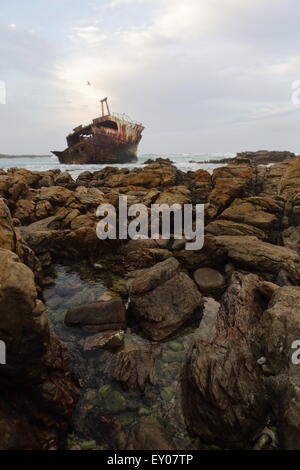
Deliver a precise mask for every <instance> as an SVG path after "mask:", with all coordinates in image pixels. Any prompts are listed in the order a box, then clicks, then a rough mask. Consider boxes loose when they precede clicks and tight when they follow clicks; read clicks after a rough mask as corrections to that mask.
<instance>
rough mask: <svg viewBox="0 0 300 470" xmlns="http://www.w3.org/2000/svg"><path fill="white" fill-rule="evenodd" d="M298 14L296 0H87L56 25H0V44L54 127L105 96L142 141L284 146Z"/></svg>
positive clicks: (68, 124)
mask: <svg viewBox="0 0 300 470" xmlns="http://www.w3.org/2000/svg"><path fill="white" fill-rule="evenodd" d="M75 3H76V2H75ZM68 4H69V2H68V1H67V0H61V2H60V5H61V8H62V13H64V12H66V11H67V6H68ZM64 8H65V9H66V10H64ZM298 12H299V13H298ZM299 16H300V10H299V7H298V3H297V1H296V0H286V1H285V2H284V5H283V2H282V1H281V0H243V1H242V2H241V1H240V0H213V1H210V2H208V1H207V0H186V1H182V0H106V1H103V2H100V3H99V2H98V1H92V0H91V1H90V2H89V8H87V9H85V10H84V13H83V10H82V9H78V12H77V13H76V12H75V5H74V8H73V9H72V18H71V17H70V18H69V17H68V18H67V20H65V22H64V23H63V27H62V28H61V31H59V28H58V27H57V25H56V23H55V24H54V23H53V24H50V25H49V29H48V30H47V31H45V32H44V33H42V32H41V31H40V30H38V27H37V26H36V25H31V26H34V27H33V28H32V29H35V30H36V33H35V35H33V34H29V32H28V29H27V30H25V27H23V29H22V27H21V26H19V21H18V27H16V28H14V29H13V28H11V27H9V26H6V27H5V28H4V30H3V31H2V32H1V30H0V39H1V38H2V41H1V43H0V54H1V58H2V57H3V59H2V62H3V65H4V69H5V70H6V73H7V74H8V71H9V70H10V71H11V80H12V81H14V83H16V81H17V80H18V82H19V93H21V94H22V93H23V95H22V96H24V94H25V91H24V90H22V85H21V78H20V77H21V76H22V77H23V78H22V80H23V83H25V82H26V87H27V88H28V89H29V91H30V95H31V96H33V100H35V102H36V103H37V102H39V103H40V105H39V106H40V109H39V110H38V108H36V113H37V114H36V115H38V113H39V112H40V115H42V113H43V109H44V107H45V106H47V110H48V111H47V112H49V114H50V115H49V120H50V121H51V119H52V120H55V119H56V122H55V123H53V122H52V125H53V128H55V129H56V132H57V134H59V135H60V136H61V135H62V136H64V134H66V133H67V132H68V131H69V129H72V128H73V127H74V126H75V125H76V124H77V123H80V122H83V123H84V122H88V121H89V120H90V119H92V118H93V117H95V115H97V114H99V112H100V106H99V99H100V98H102V97H104V96H109V98H110V101H111V107H112V109H114V110H116V111H121V112H123V111H124V112H126V113H128V114H129V115H131V116H132V117H133V118H136V119H137V120H138V121H140V120H141V121H143V122H144V124H145V125H146V131H145V133H144V137H143V141H142V146H141V149H142V151H146V152H155V151H164V152H168V151H169V152H177V153H178V152H186V151H192V152H197V151H211V150H219V151H235V150H239V149H240V150H242V149H243V148H244V147H248V148H249V147H251V146H253V147H256V146H258V147H260V146H262V147H268V146H269V145H270V146H271V147H274V146H273V143H272V141H271V139H272V138H273V139H274V144H275V143H277V144H279V139H282V140H283V139H285V141H286V146H287V147H289V146H290V145H292V142H294V144H295V145H296V144H297V137H296V136H295V137H294V139H291V131H289V130H288V129H289V126H290V129H294V128H295V124H294V121H293V120H297V112H298V111H299V107H297V106H296V107H293V105H292V104H291V83H292V82H293V81H294V80H297V79H300V55H299V51H298V29H299V28H298V24H299V19H300V18H299ZM12 18H14V17H12ZM266 19H267V21H266ZM6 23H7V24H9V21H7V22H6ZM31 26H30V27H31ZM54 30H55V35H54V34H53V31H54ZM56 31H57V33H58V34H59V33H60V34H63V35H64V36H61V37H60V39H59V40H58V39H57V38H56ZM50 33H52V36H51V39H50V40H49V39H48V37H47V36H48V35H50ZM46 38H47V39H46ZM8 50H10V51H11V52H10V53H9V54H8V53H7V51H8ZM16 72H17V73H16ZM24 76H26V78H25V79H24ZM0 78H2V77H1V76H0ZM87 81H90V82H91V83H92V86H87ZM16 86H17V85H16ZM23 88H24V87H23ZM27 95H28V92H27ZM43 96H44V98H43ZM24 99H25V98H24ZM55 110H56V111H57V113H56V116H55ZM29 121H30V119H29ZM280 122H282V126H283V129H284V131H283V132H278V128H279V127H280V125H279V123H280ZM35 125H36V122H35ZM272 125H273V126H274V132H273V133H272ZM28 126H30V122H29V123H28ZM59 126H60V127H59ZM247 126H248V128H247ZM265 127H266V128H268V132H264V128H265ZM275 129H276V131H275ZM53 133H54V131H53ZM255 133H256V134H255ZM54 134H55V133H54ZM255 135H256V136H257V137H256V139H255ZM271 144H272V145H271ZM49 145H50V144H48V146H49ZM215 145H218V148H217V149H214V146H215ZM51 146H52V145H51ZM55 146H56V147H58V148H59V143H58V144H57V145H55ZM187 147H188V148H187Z"/></svg>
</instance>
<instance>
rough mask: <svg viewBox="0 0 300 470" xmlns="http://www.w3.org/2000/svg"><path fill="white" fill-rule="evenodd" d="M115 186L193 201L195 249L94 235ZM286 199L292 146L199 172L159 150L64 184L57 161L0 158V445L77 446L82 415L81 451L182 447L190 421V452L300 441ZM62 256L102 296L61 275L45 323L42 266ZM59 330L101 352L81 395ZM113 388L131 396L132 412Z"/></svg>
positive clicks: (295, 301)
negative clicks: (28, 165) (51, 164)
mask: <svg viewBox="0 0 300 470" xmlns="http://www.w3.org/2000/svg"><path fill="white" fill-rule="evenodd" d="M288 157H290V156H288ZM119 195H126V196H127V197H128V203H129V204H134V203H143V204H144V205H146V206H147V207H150V206H151V204H153V203H156V204H163V203H167V204H169V205H171V204H174V203H178V204H181V205H182V204H185V203H192V204H205V205H206V206H205V207H206V209H205V212H206V215H205V217H206V218H205V225H206V226H205V243H204V247H203V249H202V250H199V251H187V250H185V246H184V242H181V241H179V240H173V239H171V240H151V239H149V240H130V241H128V242H127V241H126V242H125V241H118V240H109V241H101V240H99V239H98V238H97V236H96V230H95V227H96V223H97V221H98V219H97V217H96V209H97V207H98V205H99V204H102V203H110V204H113V205H117V203H118V198H119ZM299 195H300V157H291V158H287V159H286V160H283V161H280V162H279V163H275V164H274V165H273V166H265V165H261V164H258V163H257V162H256V161H254V160H253V159H251V160H250V159H248V158H246V156H245V155H241V156H240V157H238V158H235V159H231V160H230V162H229V163H228V164H227V165H226V166H223V167H220V168H217V169H215V170H214V172H213V174H212V175H210V174H209V173H208V172H207V171H205V170H202V169H199V170H197V171H195V172H192V171H190V172H188V173H183V172H181V171H180V170H178V169H177V168H176V167H175V166H173V165H172V163H171V162H170V161H163V160H160V161H158V162H153V163H149V164H147V165H145V167H144V168H140V169H133V170H131V171H129V170H128V169H116V168H112V167H106V168H104V169H102V170H99V171H96V172H94V173H91V172H83V173H81V174H80V176H79V177H78V178H77V180H76V181H74V180H73V179H72V178H71V176H70V175H69V174H68V173H63V172H61V171H60V170H51V171H46V172H31V171H28V170H24V169H11V170H8V171H7V172H5V171H2V170H0V198H1V199H0V258H1V259H0V263H1V267H2V269H1V274H0V276H1V282H0V340H2V341H4V342H5V343H6V344H7V365H1V366H0V397H1V400H0V402H1V405H0V430H1V433H0V448H1V449H13V448H14V449H58V448H65V447H67V448H74V449H81V448H84V446H83V445H82V441H80V439H79V441H78V438H77V437H76V438H74V432H75V431H74V414H76V413H77V414H79V416H80V417H82V416H83V415H84V423H89V419H91V418H90V416H91V413H92V416H93V420H97V423H98V425H97V426H98V427H97V426H96V427H95V429H99V432H98V434H97V431H95V435H93V434H91V437H90V441H91V442H92V444H91V443H90V444H89V445H90V448H120V449H133V450H140V449H152V450H156V449H158V448H159V449H166V450H168V449H171V450H173V449H176V448H177V449H183V448H184V447H182V446H184V445H186V444H185V442H186V441H185V440H184V439H186V437H185V432H187V433H188V434H189V435H190V436H191V437H192V441H191V444H188V445H191V446H192V447H191V448H207V446H208V448H211V447H212V446H218V447H224V448H227V449H228V448H240V449H253V448H267V449H276V448H279V449H299V448H300V410H298V408H299V406H300V392H299V386H300V375H299V373H298V369H299V367H300V366H298V365H296V364H293V362H292V360H291V356H292V353H293V349H292V344H293V342H294V341H296V340H300V320H299V318H300V316H299V311H300V287H299V281H300V231H299V225H300V218H299V221H298V217H299V214H300V196H299ZM74 260H76V262H78V263H80V262H85V263H88V264H89V265H90V267H91V269H92V272H94V278H95V282H96V284H97V279H98V275H99V279H102V278H103V279H104V280H103V286H104V288H103V292H101V293H99V294H98V291H95V296H90V297H89V294H88V296H87V297H88V298H89V301H87V300H85V301H84V302H83V301H82V299H81V300H80V298H78V301H77V300H76V298H77V297H76V295H77V294H78V291H80V286H79V287H78V286H77V287H76V286H74V287H73V286H72V283H71V284H70V287H69V289H70V292H72V289H73V294H70V295H71V297H72V305H70V306H69V308H68V309H67V304H68V302H65V307H64V309H67V311H66V312H65V310H64V309H63V311H62V313H63V318H62V317H59V318H58V317H57V318H56V321H55V328H53V327H52V326H51V325H50V326H49V318H48V314H47V309H46V307H45V301H46V303H47V305H48V302H49V305H50V304H51V299H52V301H53V296H52V294H51V286H52V285H53V283H55V279H54V278H53V273H52V270H53V265H55V264H59V265H65V266H69V265H70V264H72V263H74ZM108 274H109V277H110V281H109V282H106V281H105V275H108ZM101 276H102V277H101ZM63 282H64V281H63ZM47 289H48V290H47ZM45 294H47V295H46V298H45ZM75 294H76V295H75ZM68 295H69V294H68ZM67 300H69V298H67ZM59 303H60V299H59V298H58V299H57V305H58V306H59ZM57 305H56V307H55V308H58V306H57ZM48 313H49V307H48ZM49 315H50V313H49ZM51 321H52V320H51V319H50V323H51ZM64 323H65V324H64ZM60 328H65V330H63V331H64V334H68V333H65V332H68V331H76V332H77V331H78V332H81V333H80V334H83V335H84V336H82V337H81V338H80V341H82V349H80V351H81V352H80V354H81V355H89V354H92V353H93V354H95V355H96V356H94V357H96V358H97V355H98V356H99V355H100V354H101V362H102V365H103V367H104V366H105V367H104V369H103V376H102V378H101V382H99V383H98V382H97V381H96V382H95V383H93V380H92V379H93V378H92V377H89V378H88V379H86V380H88V381H89V385H88V392H87V389H85V392H84V393H83V392H82V389H83V388H84V387H85V384H84V381H85V379H84V378H83V377H84V374H82V375H81V374H80V373H76V370H75V368H74V364H73V365H70V358H69V355H70V353H71V356H72V355H73V356H74V354H73V352H72V351H69V352H68V348H67V345H66V344H64V340H63V335H62V337H61V338H60V339H58V337H57V335H56V334H58V336H59V331H60V330H59V329H60ZM187 331H188V332H189V333H188V334H189V336H188V337H189V340H188V341H186V338H187ZM178 338H179V339H178ZM80 344H81V343H80ZM80 347H81V346H80ZM71 349H72V348H71ZM76 354H79V353H78V350H77V352H76ZM99 357H100V356H99ZM170 358H171V359H170ZM80 360H81V358H79V357H78V361H79V363H80ZM93 360H94V359H93ZM71 362H72V361H71ZM101 367H102V366H101ZM299 370H300V369H299ZM167 374H170V375H171V376H172V377H171V378H170V379H169V380H168V381H167V382H166V383H165V385H163V380H165V379H166V378H167ZM172 374H173V375H172ZM106 377H109V381H108V379H107V380H106ZM103 381H104V382H103ZM170 383H172V386H170ZM111 384H117V386H118V387H119V388H118V389H113V392H112V391H111V390H112V389H111V388H110V387H111V386H112V385H111ZM20 389H21V390H22V393H20ZM175 389H176V392H175ZM122 390H125V392H124V393H127V395H126V396H130V397H132V400H133V401H135V402H137V401H138V400H141V399H142V400H144V403H145V406H144V407H141V406H140V405H137V408H136V410H137V411H134V410H135V408H132V409H133V414H135V415H136V416H137V419H136V420H135V421H134V422H132V421H130V420H129V421H128V419H127V421H126V419H125V414H126V413H127V408H126V404H124V403H123V401H124V396H123V395H122ZM157 390H159V395H157ZM80 393H81V398H79V394H80ZM87 396H89V397H92V403H93V405H92V406H91V404H90V403H91V402H88V403H87V402H86V401H85V400H86V398H87ZM112 397H114V401H112ZM78 400H79V401H78ZM102 402H103V403H105V402H107V403H108V408H110V411H111V414H112V415H113V417H111V415H109V417H108V416H107V415H105V414H104V413H103V412H102V411H101V404H102ZM76 403H77V407H76ZM78 403H81V405H80V407H79V406H78ZM139 403H140V402H139ZM153 403H155V405H154V406H156V407H158V408H161V409H162V411H161V409H160V410H157V411H155V415H154V411H153V410H154V408H152V406H153ZM168 403H169V404H170V410H169V411H168V412H167V411H166V409H167V408H166V407H167V404H168ZM99 407H100V408H99ZM98 408H99V410H100V411H99V410H98ZM95 409H96V410H98V411H99V412H98V411H97V413H98V414H97V415H95V413H94V411H93V410H95ZM145 409H146V411H145ZM155 409H156V408H155ZM75 410H76V411H75ZM140 410H144V411H140ZM147 410H148V411H147ZM123 412H124V413H123ZM125 412H126V413H125ZM122 413H123V414H122ZM143 413H145V415H143ZM166 413H167V417H168V418H170V417H171V418H170V419H169V421H170V423H171V424H170V426H171V425H172V426H173V428H174V429H175V431H174V433H172V432H171V427H172V426H171V427H170V429H169V428H168V426H164V421H163V420H164V416H165V414H166ZM168 413H169V414H168ZM126 416H127V418H128V413H127V414H126ZM82 419H83V418H82ZM166 421H168V419H167V420H166ZM93 423H95V421H93ZM100 424H101V425H100ZM85 426H86V427H88V425H86V424H85ZM179 426H180V429H181V432H180V433H179V432H177V433H176V427H179ZM92 427H93V428H94V425H93V426H92ZM75 428H76V426H75ZM89 429H90V428H89ZM103 430H105V432H104V431H103ZM88 433H90V431H86V432H85V433H83V432H82V435H83V434H84V436H87V435H88ZM79 434H80V433H79ZM77 435H78V433H77ZM70 436H73V438H70ZM105 436H106V437H105ZM107 436H110V437H108V438H107ZM145 436H147V438H146V437H145ZM72 439H73V441H72ZM74 439H75V441H74ZM85 440H87V437H85ZM80 442H81V444H80ZM85 448H87V446H86V445H85Z"/></svg>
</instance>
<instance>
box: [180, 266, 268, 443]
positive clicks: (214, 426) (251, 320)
mask: <svg viewBox="0 0 300 470" xmlns="http://www.w3.org/2000/svg"><path fill="white" fill-rule="evenodd" d="M259 282H260V281H259V278H258V276H256V275H253V274H249V275H242V274H239V273H235V274H234V275H233V277H232V281H231V284H230V287H229V289H228V291H227V292H226V294H225V295H224V300H223V303H222V306H221V309H220V312H219V315H218V320H217V326H216V336H215V338H214V341H213V342H212V343H211V344H210V343H209V342H207V341H204V340H203V339H199V340H196V342H195V343H194V345H193V347H192V349H191V351H190V353H189V356H188V358H187V362H186V365H185V369H184V374H183V379H182V387H183V407H184V413H185V418H186V422H187V425H188V428H189V430H190V431H191V432H192V433H194V434H197V435H198V436H200V437H201V438H202V439H203V440H204V441H209V442H220V443H223V444H225V445H226V446H230V447H236V446H243V445H247V444H248V443H249V441H251V440H253V439H255V436H256V435H257V433H259V431H261V430H262V429H263V428H264V426H265V422H266V420H267V416H268V411H269V408H268V400H267V396H266V391H265V386H264V383H263V381H262V380H261V370H260V368H259V366H258V365H257V363H256V359H257V358H259V357H261V356H262V355H263V354H262V352H261V348H260V344H259V343H258V342H257V341H256V335H255V328H256V326H257V324H258V322H259V321H260V318H261V315H262V313H263V311H264V308H265V306H266V305H265V302H264V301H260V299H259V297H258V294H257V286H258V285H259Z"/></svg>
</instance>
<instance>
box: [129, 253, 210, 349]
mask: <svg viewBox="0 0 300 470" xmlns="http://www.w3.org/2000/svg"><path fill="white" fill-rule="evenodd" d="M178 270H179V263H178V261H176V260H175V259H174V258H169V259H168V260H166V261H163V262H162V263H158V264H157V265H155V266H154V267H153V268H150V269H148V270H145V271H144V272H143V273H142V274H141V275H140V276H137V277H136V278H135V279H133V280H132V281H129V284H128V289H129V294H130V308H131V309H132V311H133V312H134V314H135V315H136V317H137V318H138V319H139V320H140V325H141V327H142V329H143V331H144V332H145V334H146V335H147V336H148V337H149V338H151V339H154V340H161V339H163V338H166V337H167V336H169V335H170V334H171V333H173V332H174V331H176V330H177V329H178V328H179V327H180V326H181V325H182V324H183V323H185V322H186V321H187V320H189V319H190V318H191V317H192V316H193V315H194V314H196V313H200V312H201V310H202V307H203V299H202V296H201V294H200V292H199V291H198V289H197V287H196V285H195V283H194V282H193V281H192V280H191V279H190V278H189V277H188V276H187V275H186V274H184V273H180V272H178Z"/></svg>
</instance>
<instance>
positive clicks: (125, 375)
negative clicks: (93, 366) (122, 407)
mask: <svg viewBox="0 0 300 470" xmlns="http://www.w3.org/2000/svg"><path fill="white" fill-rule="evenodd" d="M160 352H161V347H160V345H159V344H151V343H149V342H148V341H146V340H143V339H142V338H139V337H138V336H133V335H131V336H130V337H129V336H127V337H125V343H124V346H123V347H122V348H121V349H120V350H119V351H117V353H116V354H115V355H114V358H113V360H112V363H111V364H110V374H111V376H112V377H113V378H114V379H115V380H117V381H118V382H120V383H121V384H122V385H123V386H124V387H125V388H127V389H133V390H136V389H137V390H140V391H141V392H144V390H145V388H146V386H147V385H155V384H156V382H157V376H156V362H157V358H158V356H159V355H160Z"/></svg>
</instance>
